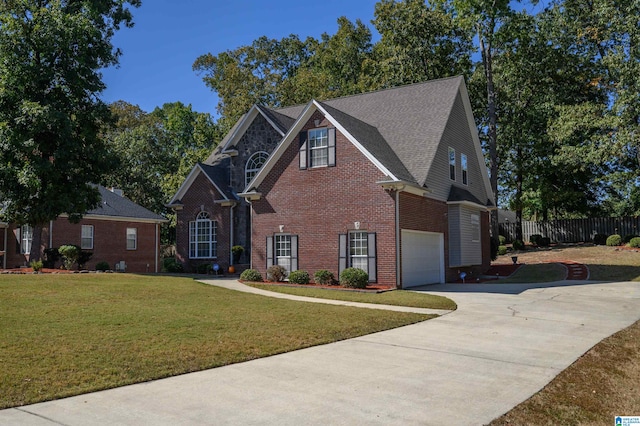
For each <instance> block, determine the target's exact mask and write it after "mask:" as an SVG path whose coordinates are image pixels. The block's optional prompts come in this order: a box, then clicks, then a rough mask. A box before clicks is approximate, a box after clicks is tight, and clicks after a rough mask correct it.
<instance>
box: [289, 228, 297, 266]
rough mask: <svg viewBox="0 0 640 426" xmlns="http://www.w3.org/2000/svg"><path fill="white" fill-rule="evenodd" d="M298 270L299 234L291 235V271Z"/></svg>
mask: <svg viewBox="0 0 640 426" xmlns="http://www.w3.org/2000/svg"><path fill="white" fill-rule="evenodd" d="M297 270H298V236H297V235H292V236H291V270H290V271H289V272H293V271H297Z"/></svg>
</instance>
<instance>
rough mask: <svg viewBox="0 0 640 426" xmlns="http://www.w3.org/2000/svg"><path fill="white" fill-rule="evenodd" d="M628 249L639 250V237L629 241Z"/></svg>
mask: <svg viewBox="0 0 640 426" xmlns="http://www.w3.org/2000/svg"><path fill="white" fill-rule="evenodd" d="M629 247H633V248H640V237H634V238H632V239H631V240H630V241H629Z"/></svg>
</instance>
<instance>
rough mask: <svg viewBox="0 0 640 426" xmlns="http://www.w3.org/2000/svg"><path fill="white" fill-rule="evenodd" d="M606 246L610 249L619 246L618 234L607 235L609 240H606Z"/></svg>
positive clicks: (620, 243)
mask: <svg viewBox="0 0 640 426" xmlns="http://www.w3.org/2000/svg"><path fill="white" fill-rule="evenodd" d="M607 245H608V246H611V247H617V246H621V245H622V237H621V236H620V235H618V234H613V235H609V238H607Z"/></svg>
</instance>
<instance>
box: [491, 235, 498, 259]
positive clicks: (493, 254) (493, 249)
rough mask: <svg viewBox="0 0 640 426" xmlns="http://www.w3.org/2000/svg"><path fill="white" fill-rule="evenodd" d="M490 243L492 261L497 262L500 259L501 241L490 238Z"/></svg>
mask: <svg viewBox="0 0 640 426" xmlns="http://www.w3.org/2000/svg"><path fill="white" fill-rule="evenodd" d="M489 242H490V250H491V251H490V254H491V260H496V259H497V258H498V247H500V240H498V239H497V238H496V237H491V238H489Z"/></svg>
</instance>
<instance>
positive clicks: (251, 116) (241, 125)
mask: <svg viewBox="0 0 640 426" xmlns="http://www.w3.org/2000/svg"><path fill="white" fill-rule="evenodd" d="M258 114H260V115H261V116H262V117H263V118H264V119H265V120H267V123H269V125H271V127H273V130H275V131H276V132H278V134H279V135H280V136H284V133H282V130H280V128H279V127H278V126H277V125H276V124H275V123H274V122H273V120H271V118H269V116H268V115H267V114H265V113H264V112H263V111H262V107H261V106H259V105H256V104H254V105H252V106H251V109H250V110H249V111H248V112H247V113H246V114H245V115H243V116H242V117H241V118H240V120H239V122H238V125H237V126H235V129H233V132H232V133H231V135H230V136H229V138H228V139H227V141H226V143H225V144H224V146H223V147H222V152H223V153H224V152H225V151H227V150H228V148H229V147H230V146H234V145H235V144H236V143H237V142H238V140H239V139H240V138H241V137H242V136H243V135H244V134H245V132H246V131H247V129H248V128H249V126H251V124H252V123H253V120H255V118H256V117H257V116H258ZM236 153H237V151H236Z"/></svg>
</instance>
